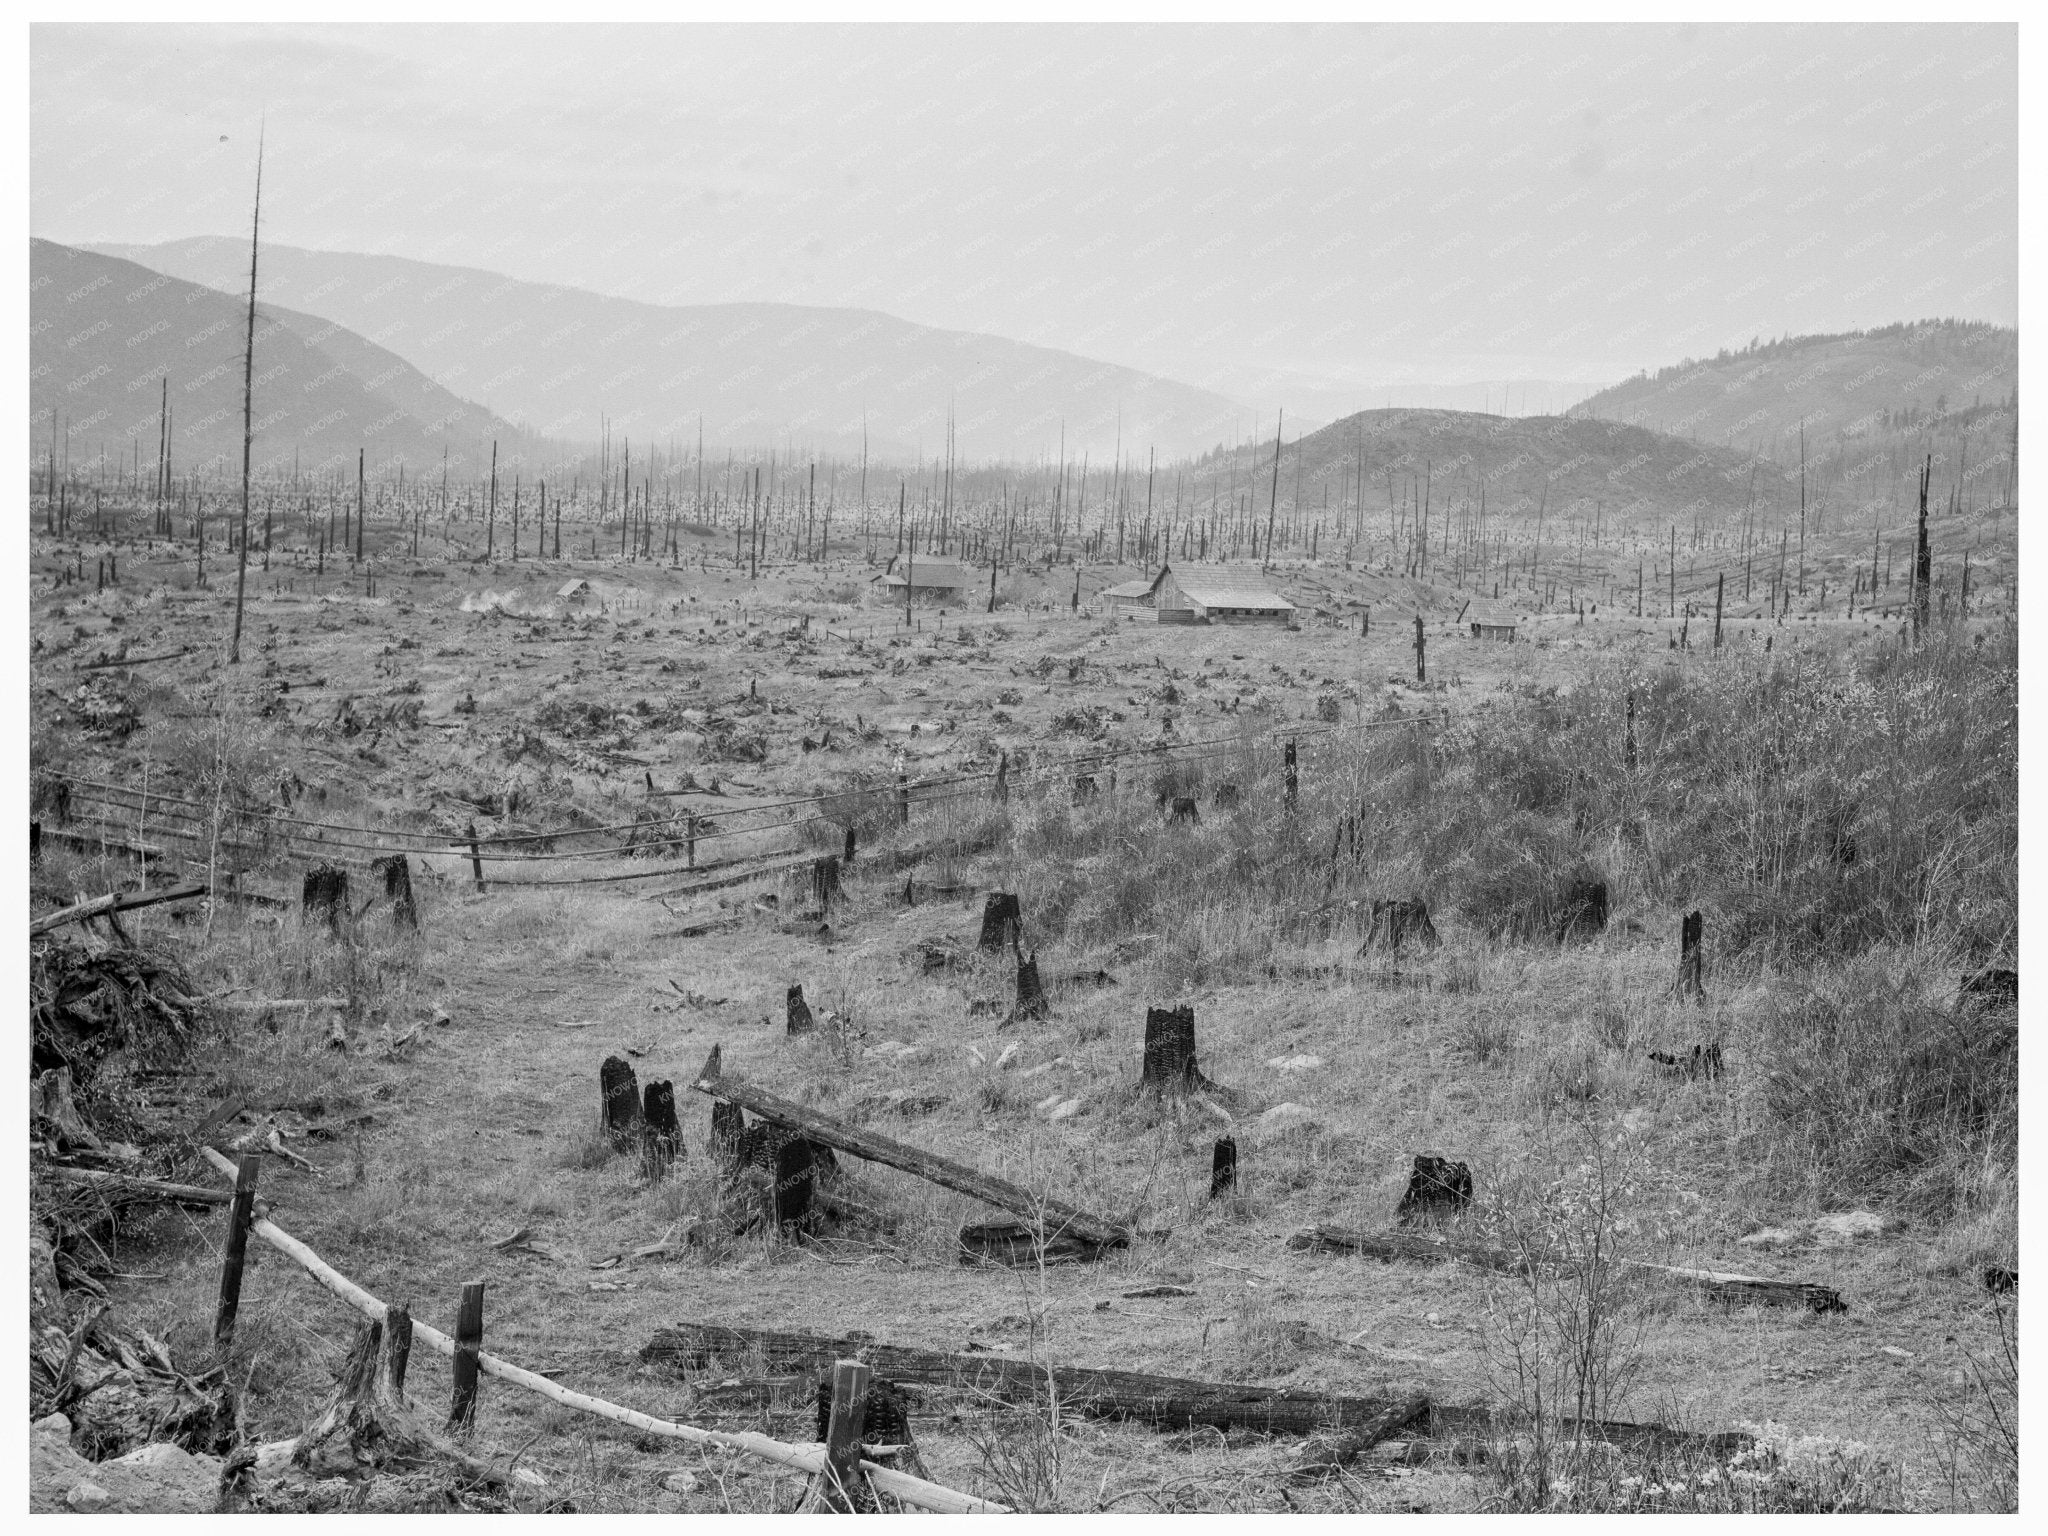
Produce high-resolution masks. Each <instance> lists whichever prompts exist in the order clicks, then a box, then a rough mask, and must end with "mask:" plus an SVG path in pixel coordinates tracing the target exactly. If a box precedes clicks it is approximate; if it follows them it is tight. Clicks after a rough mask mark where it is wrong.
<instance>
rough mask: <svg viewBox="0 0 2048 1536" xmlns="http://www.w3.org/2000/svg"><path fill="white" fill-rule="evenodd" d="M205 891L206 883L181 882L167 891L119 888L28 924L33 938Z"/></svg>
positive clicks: (189, 899)
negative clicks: (125, 889) (69, 926)
mask: <svg viewBox="0 0 2048 1536" xmlns="http://www.w3.org/2000/svg"><path fill="white" fill-rule="evenodd" d="M205 894H206V887H205V886H203V885H180V886H175V887H173V888H172V889H170V890H167V891H115V892H112V893H111V894H109V895H106V896H95V897H93V898H92V899H91V900H90V901H81V902H78V903H76V904H75V905H72V906H68V907H65V908H64V909H63V910H62V911H58V912H51V913H48V914H46V915H45V916H42V917H39V918H37V919H36V920H35V921H34V922H32V923H30V924H29V925H28V933H29V937H30V938H34V937H35V936H36V935H37V934H39V933H48V932H49V931H50V930H51V929H52V928H62V927H63V926H64V925H65V924H66V923H82V922H84V921H85V920H86V919H88V918H93V917H104V916H106V915H107V914H109V913H112V912H133V911H135V910H136V909H137V908H138V907H153V906H156V905H158V904H159V903H160V902H166V901H191V900H192V899H193V898H194V897H197V896H204V895H205Z"/></svg>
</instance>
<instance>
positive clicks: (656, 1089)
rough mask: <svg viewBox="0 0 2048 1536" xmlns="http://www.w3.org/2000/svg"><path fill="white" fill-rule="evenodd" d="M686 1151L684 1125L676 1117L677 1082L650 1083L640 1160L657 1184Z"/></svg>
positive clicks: (643, 1110)
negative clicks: (684, 1147) (684, 1146)
mask: <svg viewBox="0 0 2048 1536" xmlns="http://www.w3.org/2000/svg"><path fill="white" fill-rule="evenodd" d="M682 1155H683V1128H682V1125H681V1123H680V1122H679V1121H678V1120H677V1119H676V1089H675V1084H674V1083H672V1082H669V1081H667V1080H666V1079H664V1080H662V1081H661V1082H652V1083H649V1084H648V1085H647V1087H646V1089H645V1090H644V1093H643V1097H642V1104H641V1140H640V1162H641V1166H642V1168H643V1169H644V1170H645V1172H646V1174H647V1178H648V1182H649V1183H654V1184H658V1183H660V1182H661V1179H662V1176H663V1175H665V1174H666V1173H667V1172H668V1170H669V1169H670V1167H671V1166H673V1165H674V1163H675V1160H676V1159H677V1158H679V1157H681V1156H682Z"/></svg>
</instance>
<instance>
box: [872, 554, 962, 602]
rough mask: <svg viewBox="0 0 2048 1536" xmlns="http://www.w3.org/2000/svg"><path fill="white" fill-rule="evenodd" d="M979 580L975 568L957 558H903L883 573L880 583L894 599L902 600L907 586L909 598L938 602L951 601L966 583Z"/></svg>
mask: <svg viewBox="0 0 2048 1536" xmlns="http://www.w3.org/2000/svg"><path fill="white" fill-rule="evenodd" d="M977 584H978V578H977V576H976V575H975V573H974V571H973V570H971V569H970V568H968V567H967V566H964V565H962V564H961V563H960V562H959V561H957V560H945V559H934V560H915V559H913V560H906V561H904V562H903V563H902V564H901V565H894V566H892V567H891V569H890V570H889V572H888V573H887V574H886V575H884V576H883V577H882V586H883V588H884V589H885V590H887V591H888V592H889V593H891V594H892V595H893V596H894V597H895V599H896V601H897V602H899V603H900V602H902V601H903V590H904V588H906V587H908V588H909V589H910V595H911V598H912V600H913V601H914V600H916V599H917V598H921V597H929V598H932V599H934V600H935V601H938V602H951V601H953V600H954V599H955V598H957V597H958V596H959V595H960V594H961V593H962V592H964V591H966V590H967V589H968V588H969V587H972V586H975V585H977Z"/></svg>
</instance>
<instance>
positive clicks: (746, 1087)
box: [690, 1045, 1133, 1375]
mask: <svg viewBox="0 0 2048 1536" xmlns="http://www.w3.org/2000/svg"><path fill="white" fill-rule="evenodd" d="M690 1086H691V1087H693V1088H695V1089H696V1090H697V1091H698V1092H699V1093H702V1094H708V1095H709V1096H710V1097H712V1098H714V1099H720V1100H723V1101H724V1102H726V1103H728V1104H737V1105H738V1106H739V1107H740V1108H742V1109H745V1110H751V1111H752V1112H753V1113H754V1114H755V1115H757V1116H759V1117H760V1118H761V1119H763V1120H769V1121H773V1122H774V1123H775V1124H777V1125H780V1126H783V1127H785V1128H787V1129H789V1130H792V1131H795V1132H797V1133H799V1134H800V1135H803V1136H805V1137H808V1138H809V1139H810V1140H812V1141H815V1142H822V1143H823V1144H824V1145H826V1146H828V1147H835V1148H837V1149H838V1150H839V1151H841V1152H847V1153H850V1154H852V1155H853V1156H854V1157H859V1158H864V1159H866V1160H867V1161H868V1162H871V1163H881V1164H883V1165H884V1166H886V1167H890V1168H900V1169H902V1170H903V1171H904V1172H905V1173H914V1174H916V1175H917V1176H918V1177H919V1178H923V1179H929V1180H931V1181H932V1182H933V1183H934V1184H939V1185H943V1186H944V1187H945V1188H947V1189H951V1190H957V1191H958V1192H959V1193H961V1194H963V1195H971V1196H973V1197H974V1198H975V1199H977V1200H984V1201H986V1202H987V1203H988V1204H990V1205H993V1206H995V1207H996V1208H997V1209H999V1210H1004V1211H1008V1212H1009V1213H1010V1214H1011V1215H1013V1216H1020V1217H1022V1218H1024V1219H1025V1220H1026V1221H1028V1222H1033V1223H1037V1222H1041V1221H1042V1222H1043V1223H1044V1226H1045V1234H1046V1238H1047V1240H1048V1241H1050V1240H1051V1239H1053V1238H1054V1237H1057V1236H1072V1237H1077V1238H1080V1239H1081V1240H1083V1241H1085V1242H1089V1243H1093V1244H1095V1245H1097V1246H1098V1247H1103V1248H1113V1247H1122V1246H1124V1245H1126V1244H1128V1243H1129V1242H1130V1240H1131V1237H1132V1235H1133V1234H1132V1232H1131V1229H1130V1228H1128V1227H1126V1226H1123V1225H1122V1224H1120V1223H1118V1222H1114V1221H1110V1220H1108V1219H1107V1218H1105V1217H1101V1216H1095V1215H1091V1214H1090V1213H1089V1212H1087V1211H1084V1210H1082V1209H1080V1208H1079V1207H1078V1206H1073V1205H1068V1204H1067V1203H1066V1202H1065V1201H1062V1200H1055V1199H1052V1198H1051V1197H1050V1196H1044V1195H1038V1194H1034V1193H1033V1192H1032V1191H1030V1190H1028V1189H1025V1188H1024V1187H1023V1186H1022V1185H1018V1184H1012V1183H1011V1182H1010V1181H1009V1180H1007V1179H999V1178H996V1177H995V1176H994V1175H992V1174H986V1173H983V1172H981V1171H980V1170H979V1169H976V1168H970V1167H968V1166H967V1165H966V1164H965V1163H956V1162H954V1161H953V1160H952V1159H950V1158H945V1157H940V1156H938V1155H937V1154H936V1153H932V1152H925V1151H921V1150H920V1149H918V1148H916V1147H911V1146H906V1145H904V1144H903V1143H902V1142H900V1141H895V1140H892V1139H891V1138H889V1137H887V1136H882V1135H879V1134H877V1133H876V1132H874V1131H869V1130H856V1129H855V1128H853V1127H852V1126H848V1125H843V1124H841V1123H840V1122H839V1121H837V1120H834V1119H831V1118H830V1117H829V1116H826V1115H821V1114H819V1113H817V1112H816V1111H815V1110H810V1109H806V1108H804V1106H803V1105H801V1104H797V1103H793V1102H792V1101H790V1100H788V1099H784V1098H778V1097H777V1096H776V1095H774V1094H772V1093H767V1092H764V1091H762V1090H761V1089H759V1088H755V1087H753V1086H751V1085H750V1084H748V1083H745V1082H743V1081H741V1080H739V1079H737V1078H734V1077H730V1076H728V1075H727V1074H726V1073H725V1071H724V1068H723V1066H722V1064H721V1061H720V1047H718V1046H715V1045H714V1046H713V1047H712V1048H711V1054H710V1055H709V1056H708V1057H706V1058H705V1060H704V1067H703V1070H702V1071H700V1072H699V1073H698V1074H697V1079H696V1081H695V1082H693V1083H692V1084H691V1085H690ZM884 1374H885V1375H886V1374H888V1373H887V1372H884Z"/></svg>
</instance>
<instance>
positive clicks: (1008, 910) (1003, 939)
mask: <svg viewBox="0 0 2048 1536" xmlns="http://www.w3.org/2000/svg"><path fill="white" fill-rule="evenodd" d="M1023 933H1024V909H1023V907H1022V906H1021V905H1020V904H1019V903H1018V901H1017V898H1016V896H1015V895H1013V894H1012V893H1011V892H1009V891H990V892H989V893H988V900H987V901H985V902H983V903H982V907H981V949H982V951H983V953H985V954H991V955H994V954H1000V953H1001V952H1002V951H1003V950H1006V949H1011V948H1014V947H1015V946H1016V945H1018V944H1020V943H1021V942H1022V941H1023Z"/></svg>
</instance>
